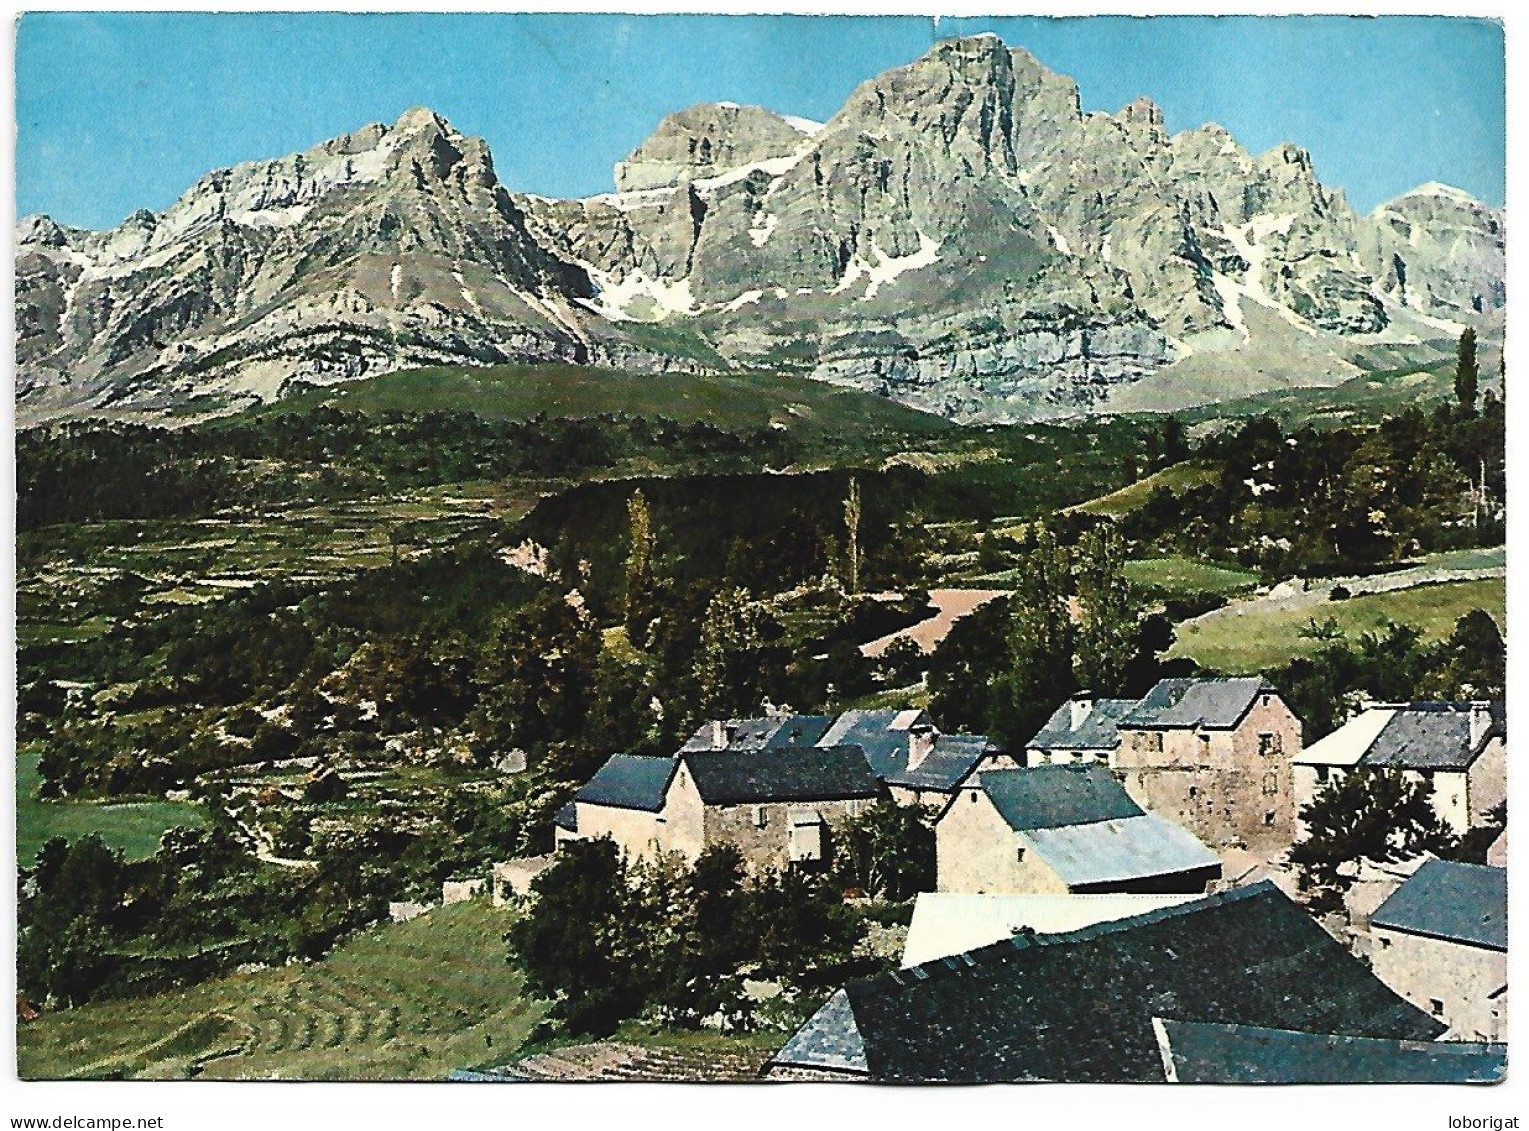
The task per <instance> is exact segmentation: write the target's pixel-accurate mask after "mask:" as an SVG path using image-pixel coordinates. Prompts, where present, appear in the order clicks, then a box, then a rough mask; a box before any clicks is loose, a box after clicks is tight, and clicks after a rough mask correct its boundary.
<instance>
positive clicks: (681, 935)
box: [645, 845, 754, 1027]
mask: <svg viewBox="0 0 1529 1131" xmlns="http://www.w3.org/2000/svg"><path fill="white" fill-rule="evenodd" d="M645 875H651V876H652V877H653V878H652V880H651V881H650V882H649V884H648V885H647V886H649V887H650V888H651V890H652V891H653V895H652V896H651V897H650V899H652V901H653V902H654V903H655V904H656V914H655V916H654V918H655V921H656V922H658V923H659V924H660V925H659V927H658V931H657V933H656V935H655V937H654V938H653V940H652V950H653V960H652V969H653V970H654V973H655V981H654V988H653V1000H654V1003H655V1004H656V1005H657V1006H658V1007H659V1009H660V1010H661V1011H662V1012H663V1014H664V1016H665V1017H666V1019H667V1020H669V1021H670V1022H672V1023H675V1024H681V1025H698V1024H700V1023H701V1022H703V1021H705V1020H707V1019H709V1018H712V1017H717V1016H721V1017H722V1018H723V1019H724V1021H725V1022H726V1023H728V1024H729V1025H730V1027H743V1026H746V1025H747V1023H748V1020H749V1007H748V997H747V995H746V994H745V993H744V992H743V980H742V977H741V976H740V974H739V970H740V968H741V967H742V966H744V965H745V964H746V963H747V962H748V961H749V959H750V956H751V954H752V951H753V944H754V940H753V939H752V938H751V937H750V934H749V931H748V923H747V919H746V910H747V905H748V899H747V895H746V893H745V891H744V887H743V857H742V856H741V855H740V854H739V852H738V850H737V849H736V848H733V847H732V846H730V845H719V846H713V847H711V848H708V849H707V850H706V851H705V852H703V853H702V854H701V855H700V857H698V858H697V860H696V862H695V865H694V867H693V868H691V869H690V870H689V871H688V872H682V873H679V874H676V873H675V872H674V871H673V869H672V867H666V866H665V865H664V864H662V863H660V864H658V865H654V866H650V867H649V868H647V869H645Z"/></svg>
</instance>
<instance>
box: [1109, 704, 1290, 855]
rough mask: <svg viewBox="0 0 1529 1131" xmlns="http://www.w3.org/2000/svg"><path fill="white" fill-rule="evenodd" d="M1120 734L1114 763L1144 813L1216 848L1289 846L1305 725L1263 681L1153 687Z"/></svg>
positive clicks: (1118, 724) (1122, 725)
mask: <svg viewBox="0 0 1529 1131" xmlns="http://www.w3.org/2000/svg"><path fill="white" fill-rule="evenodd" d="M1116 730H1117V732H1118V734H1119V736H1120V742H1119V744H1118V745H1117V747H1116V749H1115V753H1114V756H1113V758H1112V759H1111V763H1110V764H1111V766H1112V768H1113V769H1114V770H1115V771H1116V772H1117V776H1119V777H1120V779H1121V781H1122V782H1123V783H1124V784H1125V788H1126V790H1127V792H1129V793H1130V795H1131V796H1132V797H1133V798H1135V800H1136V801H1137V802H1138V803H1139V804H1141V805H1142V806H1143V807H1144V808H1146V809H1148V810H1151V811H1153V812H1157V813H1161V814H1162V815H1163V816H1164V817H1168V818H1170V819H1172V820H1174V821H1177V822H1178V823H1179V824H1181V825H1183V826H1184V827H1185V828H1187V829H1189V830H1190V831H1191V832H1193V833H1194V834H1195V835H1196V836H1198V837H1199V838H1200V839H1201V840H1203V841H1205V842H1206V843H1207V844H1209V845H1211V846H1212V847H1214V848H1217V849H1221V848H1227V847H1245V848H1250V849H1253V850H1255V851H1261V852H1279V851H1282V850H1283V849H1285V848H1288V847H1289V846H1290V844H1291V843H1292V841H1293V840H1294V838H1295V799H1294V788H1293V785H1292V780H1291V758H1292V757H1293V756H1294V755H1295V754H1297V753H1299V752H1300V749H1301V720H1300V719H1299V718H1297V717H1296V715H1295V713H1294V712H1293V711H1291V710H1290V708H1289V707H1288V706H1287V705H1286V704H1285V701H1284V700H1283V699H1282V698H1280V694H1279V692H1278V691H1277V690H1275V688H1274V687H1273V686H1272V685H1271V684H1269V683H1268V682H1267V681H1266V680H1263V679H1261V678H1256V677H1252V678H1246V677H1238V678H1230V679H1164V680H1159V681H1158V683H1157V684H1156V686H1154V687H1153V688H1152V690H1151V691H1149V692H1147V694H1146V695H1145V696H1143V697H1142V699H1141V700H1139V701H1138V702H1137V704H1136V705H1135V706H1134V707H1133V708H1132V709H1131V710H1130V711H1129V712H1127V713H1126V714H1124V715H1122V716H1121V717H1120V718H1119V720H1118V721H1117V722H1116Z"/></svg>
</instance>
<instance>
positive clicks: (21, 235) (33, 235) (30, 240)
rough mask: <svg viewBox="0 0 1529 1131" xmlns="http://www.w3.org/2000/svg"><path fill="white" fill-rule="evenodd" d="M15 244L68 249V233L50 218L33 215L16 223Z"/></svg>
mask: <svg viewBox="0 0 1529 1131" xmlns="http://www.w3.org/2000/svg"><path fill="white" fill-rule="evenodd" d="M16 244H17V246H18V247H19V246H21V245H23V244H31V245H35V246H40V247H68V246H69V233H68V232H66V231H65V230H64V228H63V227H62V226H61V225H60V224H58V223H57V222H56V221H54V220H53V218H52V217H50V216H44V215H42V214H41V213H34V214H33V215H31V216H23V217H22V218H21V219H20V220H17V221H16Z"/></svg>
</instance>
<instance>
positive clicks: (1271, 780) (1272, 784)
mask: <svg viewBox="0 0 1529 1131" xmlns="http://www.w3.org/2000/svg"><path fill="white" fill-rule="evenodd" d="M1264 792H1265V793H1278V792H1279V775H1278V774H1276V773H1275V772H1274V771H1273V770H1271V771H1269V772H1268V773H1267V774H1265V775H1264Z"/></svg>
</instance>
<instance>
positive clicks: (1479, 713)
mask: <svg viewBox="0 0 1529 1131" xmlns="http://www.w3.org/2000/svg"><path fill="white" fill-rule="evenodd" d="M1491 729H1492V701H1491V700H1490V699H1473V700H1472V701H1471V749H1472V750H1475V749H1476V748H1477V747H1478V746H1480V745H1481V742H1482V740H1483V739H1484V738H1486V736H1487V731H1489V730H1491Z"/></svg>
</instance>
